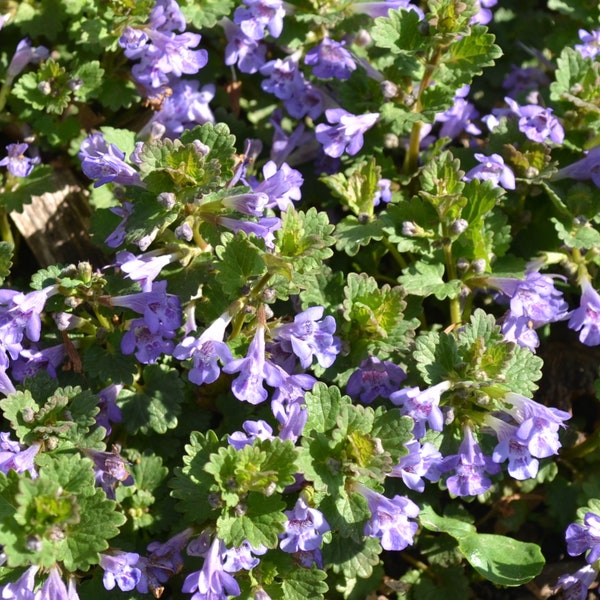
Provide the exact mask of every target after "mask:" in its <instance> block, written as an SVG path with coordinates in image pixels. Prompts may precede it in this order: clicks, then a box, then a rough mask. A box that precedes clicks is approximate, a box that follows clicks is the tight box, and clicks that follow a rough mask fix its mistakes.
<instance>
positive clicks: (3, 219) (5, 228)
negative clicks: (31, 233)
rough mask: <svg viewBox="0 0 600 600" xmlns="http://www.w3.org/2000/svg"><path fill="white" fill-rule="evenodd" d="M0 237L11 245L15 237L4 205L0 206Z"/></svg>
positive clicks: (13, 243)
mask: <svg viewBox="0 0 600 600" xmlns="http://www.w3.org/2000/svg"><path fill="white" fill-rule="evenodd" d="M0 237H1V238H2V241H4V242H9V243H10V244H12V245H13V247H14V246H15V238H14V236H13V232H12V228H11V226H10V221H9V219H8V213H7V212H6V209H5V208H4V207H0Z"/></svg>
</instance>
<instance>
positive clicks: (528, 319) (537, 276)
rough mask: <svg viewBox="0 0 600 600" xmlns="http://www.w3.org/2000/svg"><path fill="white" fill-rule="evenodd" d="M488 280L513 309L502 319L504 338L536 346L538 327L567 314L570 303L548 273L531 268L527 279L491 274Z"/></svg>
mask: <svg viewBox="0 0 600 600" xmlns="http://www.w3.org/2000/svg"><path fill="white" fill-rule="evenodd" d="M487 283H488V285H490V286H491V287H494V288H497V289H499V290H500V291H501V292H502V293H503V294H504V295H505V296H506V297H507V298H508V300H509V303H510V309H509V311H508V313H507V314H506V315H505V317H504V320H503V322H502V333H503V334H504V337H505V339H507V340H509V341H512V342H516V343H517V344H519V345H520V346H524V347H526V348H530V349H531V350H535V348H537V347H538V346H539V343H540V342H539V338H538V336H537V333H536V332H535V330H536V329H537V328H539V327H541V326H543V325H546V324H548V323H554V322H556V321H562V320H564V319H566V318H567V316H568V311H569V306H568V304H567V302H566V301H565V299H564V298H563V295H562V293H561V292H560V291H559V290H557V289H556V287H555V286H554V280H553V278H552V277H550V276H549V275H542V274H541V273H539V272H537V271H530V272H528V273H527V274H526V276H525V279H522V280H521V279H516V278H508V277H488V278H487Z"/></svg>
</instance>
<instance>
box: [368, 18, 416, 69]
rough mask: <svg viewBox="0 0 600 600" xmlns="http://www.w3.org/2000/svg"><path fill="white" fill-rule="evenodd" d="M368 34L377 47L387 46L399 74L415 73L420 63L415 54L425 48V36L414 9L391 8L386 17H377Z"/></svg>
mask: <svg viewBox="0 0 600 600" xmlns="http://www.w3.org/2000/svg"><path fill="white" fill-rule="evenodd" d="M370 34H371V36H372V38H373V41H374V42H375V44H376V45H377V46H378V47H379V48H388V49H389V50H390V52H391V53H392V55H394V57H395V58H396V60H395V61H394V66H395V67H396V68H397V69H398V70H399V71H400V73H401V74H403V75H411V76H415V75H416V74H417V72H418V71H419V68H420V63H419V60H418V57H417V56H416V54H417V52H419V51H421V50H423V49H424V48H425V46H426V38H425V37H424V36H423V34H422V33H421V28H420V27H419V15H418V14H417V13H416V12H415V11H409V10H404V9H400V10H391V11H389V12H388V16H387V17H377V18H376V19H375V24H374V26H373V27H372V28H371V30H370Z"/></svg>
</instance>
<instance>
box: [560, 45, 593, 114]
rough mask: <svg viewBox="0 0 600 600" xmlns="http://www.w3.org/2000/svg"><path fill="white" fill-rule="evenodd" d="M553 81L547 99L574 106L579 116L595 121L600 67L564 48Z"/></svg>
mask: <svg viewBox="0 0 600 600" xmlns="http://www.w3.org/2000/svg"><path fill="white" fill-rule="evenodd" d="M556 66H557V69H556V72H555V81H554V82H553V83H552V84H550V99H551V100H552V101H554V102H559V101H562V102H563V103H565V104H567V105H571V106H575V107H577V109H578V112H579V111H580V112H581V115H580V117H583V115H585V114H586V113H590V116H591V117H592V118H594V119H596V120H597V119H598V113H599V112H600V102H599V100H598V98H599V97H600V64H598V61H594V60H592V59H591V58H584V57H583V56H582V55H581V53H580V52H579V51H577V50H575V49H573V48H564V49H563V51H562V52H561V54H560V56H559V57H558V59H557V60H556Z"/></svg>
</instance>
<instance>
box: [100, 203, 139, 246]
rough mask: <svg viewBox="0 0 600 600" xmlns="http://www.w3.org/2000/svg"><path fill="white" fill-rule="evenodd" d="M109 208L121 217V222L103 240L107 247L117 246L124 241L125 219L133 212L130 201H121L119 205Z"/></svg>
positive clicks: (125, 232) (125, 231)
mask: <svg viewBox="0 0 600 600" xmlns="http://www.w3.org/2000/svg"><path fill="white" fill-rule="evenodd" d="M109 210H110V212H111V213H113V214H115V215H117V216H118V217H121V222H120V223H119V224H118V225H117V227H116V228H115V230H114V231H113V232H112V233H111V234H110V235H109V236H108V237H107V238H106V239H105V240H104V243H105V244H106V245H107V246H108V247H109V248H118V247H119V246H120V245H121V244H123V242H124V241H125V235H126V234H127V230H126V226H127V220H128V219H129V217H130V216H131V215H132V214H133V204H132V203H131V202H123V204H122V205H121V206H113V207H111V208H110V209H109Z"/></svg>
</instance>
